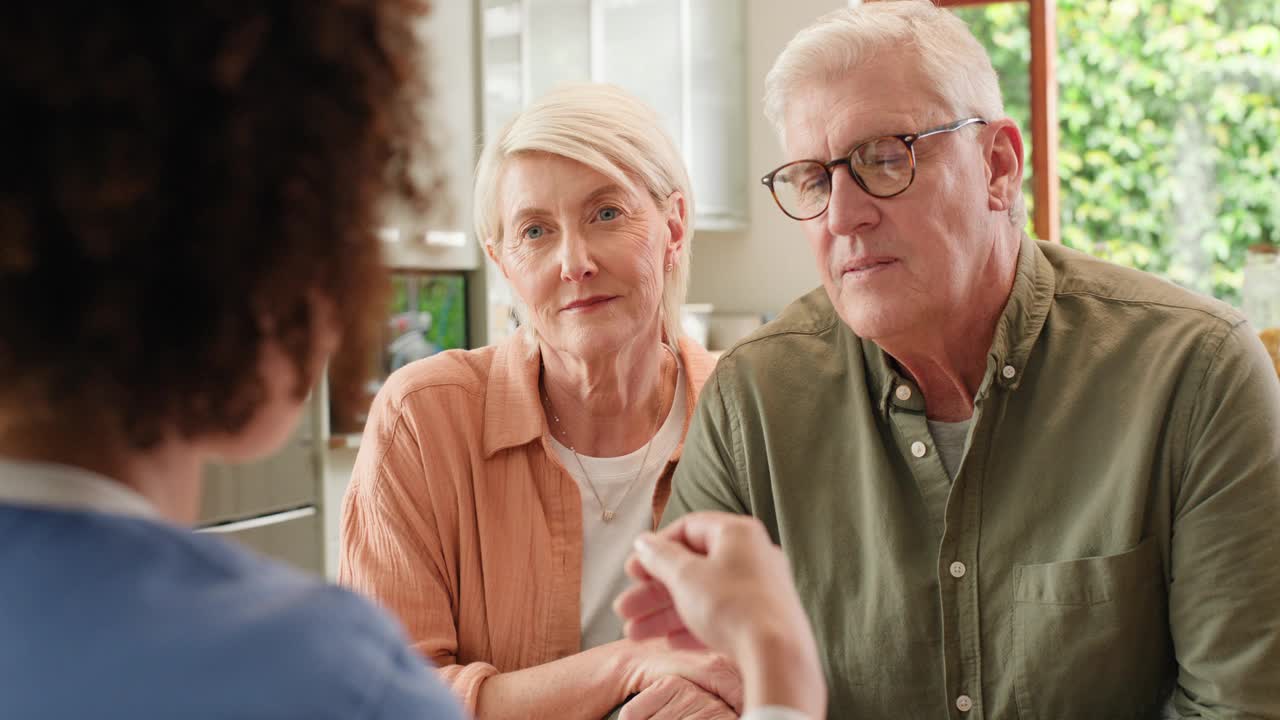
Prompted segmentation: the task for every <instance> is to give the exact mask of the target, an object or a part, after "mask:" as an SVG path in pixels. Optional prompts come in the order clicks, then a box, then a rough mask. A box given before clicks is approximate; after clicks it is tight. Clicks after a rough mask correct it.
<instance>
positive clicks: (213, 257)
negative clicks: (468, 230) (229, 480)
mask: <svg viewBox="0 0 1280 720" xmlns="http://www.w3.org/2000/svg"><path fill="white" fill-rule="evenodd" d="M425 11H426V7H425V5H424V3H423V2H421V1H416V0H261V1H253V2H250V1H246V0H182V1H181V2H172V1H165V2H154V1H151V2H147V1H139V2H129V3H118V2H66V1H59V0H45V1H44V2H14V3H6V4H5V7H4V8H3V9H2V10H0V97H3V108H4V110H3V112H2V113H0V138H3V144H4V157H3V160H2V161H0V413H3V414H5V415H8V416H9V417H10V418H11V419H12V418H14V417H15V416H16V417H18V418H19V426H20V427H22V426H30V427H44V426H56V425H58V424H60V423H62V422H63V421H65V420H66V419H68V418H76V419H77V420H78V421H79V422H81V423H82V424H84V423H87V424H88V426H89V427H91V428H94V429H99V428H101V429H102V430H104V431H106V432H111V433H115V434H118V435H119V439H120V440H121V441H123V442H127V443H128V444H129V445H130V446H132V447H137V448H146V447H149V446H151V445H153V444H154V443H156V442H157V441H158V440H159V439H160V438H161V436H162V435H163V434H164V433H166V432H168V431H170V429H172V428H176V429H178V431H180V432H181V433H182V435H183V436H185V437H188V438H190V437H196V436H199V435H202V434H205V433H221V432H234V431H236V430H238V429H240V428H241V427H243V426H244V424H245V422H246V421H247V420H248V419H249V418H250V417H251V416H252V415H253V413H254V411H255V410H256V408H257V407H258V406H259V405H260V403H261V402H262V400H263V398H264V390H263V383H262V381H261V379H260V377H259V370H258V368H259V365H258V363H259V355H260V353H261V351H262V349H263V347H264V346H265V343H266V342H267V341H269V340H275V341H278V342H279V343H280V346H281V347H282V348H284V350H285V352H286V354H287V355H288V357H289V358H290V359H291V361H292V364H293V366H294V367H295V369H296V370H297V371H298V378H299V380H300V382H299V385H298V393H299V396H301V395H302V394H303V393H305V391H306V389H307V385H309V384H310V382H311V381H312V380H313V379H314V378H316V377H317V376H318V372H319V368H315V367H310V366H309V365H310V364H311V358H312V357H313V355H314V351H313V343H314V342H315V338H316V337H317V335H316V333H315V332H314V330H315V328H314V327H313V325H314V323H315V322H316V317H315V312H314V310H315V308H316V307H317V304H316V302H314V301H315V300H316V299H317V298H323V299H327V300H329V301H332V303H333V304H334V306H335V307H336V310H337V318H336V319H337V321H338V322H339V323H340V325H341V330H342V331H343V337H344V342H345V343H346V344H347V345H348V350H350V349H351V346H352V345H353V344H354V345H355V351H354V352H344V353H343V354H342V356H343V357H351V358H365V357H369V356H370V353H369V352H366V350H367V348H368V343H369V342H370V341H371V340H372V334H373V332H374V330H375V329H376V327H377V325H376V322H373V317H374V315H373V313H376V312H377V311H378V308H379V307H380V303H381V301H382V295H381V288H382V285H383V282H384V279H383V277H384V275H383V271H382V266H381V260H380V254H379V246H378V241H377V239H376V234H375V233H376V229H377V226H378V225H379V218H380V213H381V211H382V210H383V209H385V208H386V205H385V203H386V202H388V201H389V200H392V201H394V200H396V199H397V198H399V199H403V200H406V201H407V202H408V203H409V204H410V205H409V206H410V207H413V208H414V209H417V210H424V209H425V208H426V204H427V203H426V198H428V197H430V196H431V194H432V193H433V191H434V189H435V187H434V186H435V185H436V184H437V183H438V180H437V176H435V175H434V174H433V173H423V172H422V171H423V168H431V167H434V165H433V164H432V163H431V162H430V161H431V154H432V153H431V149H430V146H429V143H427V142H426V137H425V135H424V132H423V130H424V128H425V124H424V122H423V118H422V117H421V115H422V113H423V110H424V100H425V97H426V91H427V88H426V87H425V82H424V79H423V76H422V70H423V66H424V65H425V62H424V58H423V50H424V49H423V48H422V47H420V41H419V40H418V39H417V37H418V36H417V35H416V34H415V26H416V25H417V24H418V21H419V16H420V15H421V14H422V13H424V12H425ZM424 174H425V175H426V177H425V178H423V177H421V176H422V175H424ZM343 370H344V368H334V375H335V376H336V377H339V378H343V379H344V380H345V382H339V383H338V384H339V385H340V386H341V387H338V388H336V391H337V392H338V394H339V395H347V396H352V395H354V394H355V393H356V392H358V388H355V387H354V385H355V384H356V383H358V381H359V379H360V378H361V377H363V374H362V373H361V372H360V370H361V368H356V367H351V368H345V370H346V372H343ZM2 432H4V429H0V433H2Z"/></svg>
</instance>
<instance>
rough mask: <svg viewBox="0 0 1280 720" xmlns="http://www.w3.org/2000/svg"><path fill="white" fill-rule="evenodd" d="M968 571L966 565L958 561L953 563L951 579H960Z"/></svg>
mask: <svg viewBox="0 0 1280 720" xmlns="http://www.w3.org/2000/svg"><path fill="white" fill-rule="evenodd" d="M966 570H967V568H966V567H965V566H964V563H962V562H960V561H958V560H957V561H956V562H953V563H951V577H953V578H957V579H959V578H962V577H964V574H965V572H966Z"/></svg>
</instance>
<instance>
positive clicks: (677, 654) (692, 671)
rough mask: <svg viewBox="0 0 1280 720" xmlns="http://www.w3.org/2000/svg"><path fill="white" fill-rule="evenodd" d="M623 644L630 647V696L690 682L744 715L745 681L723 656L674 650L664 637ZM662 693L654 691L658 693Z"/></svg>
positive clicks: (625, 669) (626, 670) (626, 677)
mask: <svg viewBox="0 0 1280 720" xmlns="http://www.w3.org/2000/svg"><path fill="white" fill-rule="evenodd" d="M622 642H623V643H626V644H627V645H628V646H630V647H629V649H628V650H627V652H626V659H625V660H624V661H623V662H624V664H623V677H624V683H625V686H626V690H627V694H628V695H630V694H632V693H640V694H641V695H644V693H646V692H648V691H649V689H650V688H651V687H654V686H656V685H664V684H665V686H667V687H669V686H670V685H671V682H672V679H673V678H674V679H676V680H683V681H687V683H689V684H691V685H693V686H694V687H697V688H700V689H701V690H703V691H704V692H705V693H708V694H709V695H710V696H712V697H715V698H719V699H720V700H721V701H723V702H724V703H725V704H726V705H727V706H729V707H730V708H732V709H733V710H734V711H736V712H738V713H740V712H742V703H743V697H742V678H741V676H740V675H739V673H738V669H737V667H735V666H734V664H733V663H731V662H729V660H727V659H726V658H725V657H724V656H722V655H719V654H716V653H712V652H707V651H705V650H698V651H692V650H679V649H675V648H673V647H671V645H670V644H669V643H668V642H667V641H666V640H665V639H661V638H658V639H654V640H647V641H643V642H630V641H626V640H624V641H622ZM661 692H662V691H655V694H661ZM636 699H638V698H635V699H632V701H631V702H630V703H627V707H631V703H634V702H635V701H636ZM622 717H627V716H626V715H623V716H622ZM640 717H644V716H640ZM710 717H715V716H710Z"/></svg>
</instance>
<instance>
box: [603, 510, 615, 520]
mask: <svg viewBox="0 0 1280 720" xmlns="http://www.w3.org/2000/svg"><path fill="white" fill-rule="evenodd" d="M615 517H617V515H616V514H615V513H614V512H613V511H612V510H605V511H604V512H602V513H600V519H601V520H604V521H605V522H613V519H614V518H615Z"/></svg>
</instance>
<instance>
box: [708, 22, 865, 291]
mask: <svg viewBox="0 0 1280 720" xmlns="http://www.w3.org/2000/svg"><path fill="white" fill-rule="evenodd" d="M746 3H747V68H746V72H747V121H748V127H747V145H748V147H747V148H746V151H747V168H748V170H749V172H750V173H751V177H750V178H749V179H748V184H747V187H748V188H749V193H748V197H749V202H748V207H747V211H748V214H749V215H748V225H747V230H745V231H742V232H705V233H698V234H696V235H695V236H694V241H693V247H692V252H693V272H692V275H691V277H690V282H689V302H707V303H712V304H713V305H715V310H716V312H752V313H763V312H768V313H776V312H778V311H780V310H782V308H784V307H786V306H787V304H788V303H790V302H791V301H792V300H794V299H796V298H797V297H799V296H801V295H803V294H804V293H806V292H808V291H809V290H812V289H813V288H815V287H817V286H818V282H819V281H818V272H817V270H816V265H815V263H814V260H813V256H812V254H811V253H810V251H809V246H808V244H807V243H806V242H805V239H804V235H803V233H801V232H800V227H799V225H798V223H796V222H795V221H794V220H791V219H790V218H788V217H786V216H785V215H783V214H782V213H781V212H780V211H779V210H778V208H777V206H776V205H774V203H773V198H772V197H770V195H769V191H768V190H767V189H765V187H764V186H763V185H761V184H760V180H759V179H760V177H761V176H762V175H764V174H765V173H767V172H768V171H770V170H772V169H773V168H775V167H777V166H778V165H781V164H782V162H783V160H782V149H781V147H780V146H779V145H778V141H777V138H776V137H775V135H774V132H773V129H772V128H771V127H770V126H769V124H768V122H766V121H765V119H764V114H763V111H762V104H761V98H762V97H763V96H764V76H765V73H767V72H768V71H769V68H770V67H771V66H772V65H773V61H774V59H775V58H776V57H777V56H778V53H780V52H781V51H782V48H783V47H784V46H785V45H786V44H787V41H789V40H790V39H791V37H792V36H793V35H795V34H796V32H798V31H799V30H801V29H802V28H804V27H806V26H807V25H809V24H810V23H812V22H813V21H814V20H816V19H817V18H818V16H820V15H822V14H824V13H827V12H829V11H831V10H835V9H837V8H841V7H845V6H846V5H847V2H845V1H842V0H785V1H784V2H779V1H778V0H746Z"/></svg>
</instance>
